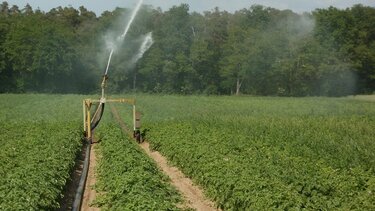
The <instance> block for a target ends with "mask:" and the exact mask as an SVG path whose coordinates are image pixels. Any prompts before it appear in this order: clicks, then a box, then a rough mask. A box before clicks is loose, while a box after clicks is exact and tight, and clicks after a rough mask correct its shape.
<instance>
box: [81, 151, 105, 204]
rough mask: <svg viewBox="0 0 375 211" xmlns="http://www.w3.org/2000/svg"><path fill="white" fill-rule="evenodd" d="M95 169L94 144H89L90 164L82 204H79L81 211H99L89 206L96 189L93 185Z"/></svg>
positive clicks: (93, 198)
mask: <svg viewBox="0 0 375 211" xmlns="http://www.w3.org/2000/svg"><path fill="white" fill-rule="evenodd" d="M95 170H96V149H95V147H94V144H91V150H90V165H89V172H88V174H87V180H86V186H85V191H84V194H83V199H82V205H81V210H82V211H99V210H100V209H99V208H97V207H92V206H90V205H91V203H92V202H93V201H94V200H95V197H96V191H95V190H94V185H95V183H96V177H95Z"/></svg>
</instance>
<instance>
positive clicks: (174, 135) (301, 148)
mask: <svg viewBox="0 0 375 211" xmlns="http://www.w3.org/2000/svg"><path fill="white" fill-rule="evenodd" d="M137 104H138V108H139V109H140V110H141V111H142V121H143V126H144V128H147V132H146V133H147V135H146V138H147V139H148V140H149V141H150V142H151V144H152V147H153V148H154V149H156V150H158V151H160V152H161V153H163V154H164V155H165V156H167V157H168V159H169V160H170V161H171V162H172V163H174V164H175V165H176V166H178V167H179V168H180V169H181V170H182V171H183V172H184V173H185V174H186V175H188V176H189V177H191V178H192V179H193V180H194V181H195V182H197V183H198V184H200V185H201V186H203V187H204V189H205V192H206V194H207V195H208V196H209V197H211V198H212V199H214V200H215V201H216V203H217V205H218V206H219V207H220V208H222V209H224V210H249V209H250V210H264V209H266V210H267V209H288V210H289V209H311V210H342V209H344V210H372V209H374V208H375V203H374V202H375V195H374V193H375V189H374V185H373V181H374V178H375V169H374V166H375V163H374V160H375V155H374V153H373V152H374V150H375V145H374V142H373V140H374V139H373V137H374V136H375V133H374V130H373V128H374V126H375V119H374V114H375V110H374V106H373V103H372V102H363V101H355V100H350V99H341V98H330V99H328V98H303V99H301V98H299V99H298V98H258V97H250V98H249V97H195V96H192V97H178V96H147V95H141V96H138V97H137ZM118 108H121V107H120V106H119V107H118ZM127 112H128V111H126V110H123V111H122V112H121V115H124V116H125V115H126V113H127Z"/></svg>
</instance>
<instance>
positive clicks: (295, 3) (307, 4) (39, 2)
mask: <svg viewBox="0 0 375 211" xmlns="http://www.w3.org/2000/svg"><path fill="white" fill-rule="evenodd" d="M1 2H3V1H1ZM7 2H8V3H9V5H14V4H15V5H18V6H19V8H20V9H22V8H23V7H24V6H25V5H26V4H27V3H29V4H30V5H31V6H32V7H33V9H36V8H38V7H39V8H40V9H41V10H43V11H46V12H48V11H49V10H50V9H52V8H55V7H58V6H63V7H65V6H73V7H74V8H78V7H79V6H81V5H83V6H84V7H86V8H87V9H89V10H91V11H94V12H95V13H96V14H97V15H98V16H99V15H100V14H101V13H102V12H103V11H105V10H109V11H112V10H114V9H115V8H116V7H127V8H133V7H135V5H136V3H137V2H138V1H137V0H104V1H103V0H56V1H52V0H8V1H7ZM181 3H187V4H189V5H190V12H192V11H197V12H202V11H210V10H212V9H213V8H214V7H216V6H217V7H219V8H220V10H226V11H229V12H234V11H236V10H239V9H242V8H249V7H250V6H251V5H253V4H261V5H264V6H270V7H273V8H277V9H291V10H293V11H295V12H299V13H300V12H304V11H308V12H309V11H312V10H314V9H315V8H327V7H329V6H335V7H338V8H342V9H343V8H347V7H351V6H352V5H354V4H363V5H366V6H372V7H375V0H317V1H312V0H144V1H143V4H149V5H153V6H154V7H155V8H156V7H161V8H162V10H163V11H166V10H168V9H169V8H170V7H171V6H173V5H180V4H181Z"/></svg>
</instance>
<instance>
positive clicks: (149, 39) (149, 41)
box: [132, 32, 154, 63]
mask: <svg viewBox="0 0 375 211" xmlns="http://www.w3.org/2000/svg"><path fill="white" fill-rule="evenodd" d="M153 43H154V40H153V39H152V32H149V33H147V34H146V36H145V37H144V39H143V42H142V45H141V47H140V48H139V50H138V53H137V54H136V55H135V56H134V57H133V60H132V61H133V63H136V62H137V61H138V60H139V59H140V58H142V56H143V54H144V53H145V52H146V51H147V50H148V49H149V48H150V47H151V46H152V44H153Z"/></svg>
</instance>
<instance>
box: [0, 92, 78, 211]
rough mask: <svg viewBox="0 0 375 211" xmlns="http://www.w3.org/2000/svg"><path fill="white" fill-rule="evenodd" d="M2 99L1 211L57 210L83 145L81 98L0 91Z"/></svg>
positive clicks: (0, 114) (0, 122)
mask: <svg viewBox="0 0 375 211" xmlns="http://www.w3.org/2000/svg"><path fill="white" fill-rule="evenodd" d="M0 102H1V103H0V105H1V108H2V109H1V110H0V151H1V154H0V210H24V209H28V210H52V209H56V208H58V207H59V203H58V201H59V200H60V198H61V196H62V191H63V188H64V187H65V184H66V182H67V181H68V180H69V179H70V172H71V170H72V168H73V167H74V164H75V158H76V154H77V153H78V151H79V149H80V146H81V132H80V130H81V129H80V123H81V122H80V119H77V118H76V114H77V112H80V102H81V97H80V96H59V95H54V96H49V95H0Z"/></svg>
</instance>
